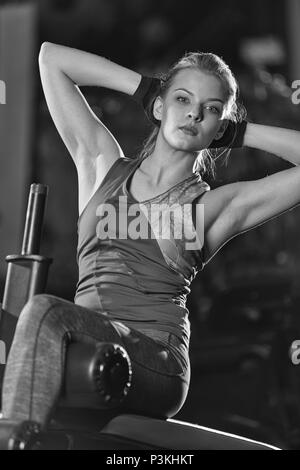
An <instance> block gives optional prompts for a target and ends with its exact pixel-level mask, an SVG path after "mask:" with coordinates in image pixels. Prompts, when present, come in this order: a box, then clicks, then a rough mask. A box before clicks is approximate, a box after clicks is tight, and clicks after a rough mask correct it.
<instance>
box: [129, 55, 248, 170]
mask: <svg viewBox="0 0 300 470" xmlns="http://www.w3.org/2000/svg"><path fill="white" fill-rule="evenodd" d="M184 69H197V70H200V71H201V72H205V73H208V74H211V75H213V76H215V77H217V78H219V79H220V80H221V82H222V84H223V86H224V89H225V92H226V98H227V101H226V106H225V112H224V118H226V119H230V120H232V121H234V122H240V121H241V120H242V119H244V118H245V116H246V110H245V108H244V107H243V106H242V105H241V104H240V103H238V96H239V87H238V84H237V81H236V78H235V76H234V75H233V73H232V71H231V70H230V68H229V66H228V65H227V64H226V63H225V62H224V60H223V59H222V58H221V57H219V56H217V55H216V54H213V53H211V52H186V53H185V54H184V56H182V57H181V58H180V59H179V60H178V61H177V62H176V63H175V64H173V65H172V66H171V67H170V68H169V70H168V72H167V73H166V74H164V75H161V76H158V77H156V78H159V79H160V81H161V88H160V92H159V95H160V96H161V97H162V98H164V97H165V96H166V94H167V92H168V90H169V88H170V87H171V85H172V83H173V81H174V78H175V76H176V75H177V73H178V72H179V71H180V70H184ZM155 98H156V97H154V99H153V101H152V105H153V103H154V101H155ZM159 128H160V121H156V124H155V127H154V129H153V130H152V132H151V133H150V135H149V136H148V137H147V138H146V140H145V141H144V142H143V147H142V149H141V151H140V152H139V154H138V157H137V158H144V157H147V156H149V155H151V154H152V153H153V151H154V148H155V143H156V139H157V135H158V133H159ZM225 152H226V153H227V155H226V161H227V159H228V156H229V154H230V149H225ZM223 154H224V149H223V150H221V151H220V149H214V151H212V150H211V149H203V150H200V151H199V153H198V156H197V158H196V160H195V165H194V168H193V171H194V172H195V173H200V174H201V175H203V174H204V173H206V172H209V173H211V174H212V175H213V176H215V160H216V159H217V158H219V157H220V156H221V155H223Z"/></svg>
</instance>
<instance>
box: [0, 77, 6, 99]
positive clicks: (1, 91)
mask: <svg viewBox="0 0 300 470" xmlns="http://www.w3.org/2000/svg"><path fill="white" fill-rule="evenodd" d="M0 104H6V84H5V82H4V81H3V80H0Z"/></svg>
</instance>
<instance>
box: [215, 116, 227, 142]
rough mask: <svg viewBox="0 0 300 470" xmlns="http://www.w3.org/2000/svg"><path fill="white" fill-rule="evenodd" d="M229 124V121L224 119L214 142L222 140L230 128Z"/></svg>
mask: <svg viewBox="0 0 300 470" xmlns="http://www.w3.org/2000/svg"><path fill="white" fill-rule="evenodd" d="M228 123H229V121H228V119H222V121H221V124H220V127H219V130H218V132H217V134H216V136H215V138H214V140H220V139H221V138H222V137H223V135H224V134H225V131H226V129H227V127H228Z"/></svg>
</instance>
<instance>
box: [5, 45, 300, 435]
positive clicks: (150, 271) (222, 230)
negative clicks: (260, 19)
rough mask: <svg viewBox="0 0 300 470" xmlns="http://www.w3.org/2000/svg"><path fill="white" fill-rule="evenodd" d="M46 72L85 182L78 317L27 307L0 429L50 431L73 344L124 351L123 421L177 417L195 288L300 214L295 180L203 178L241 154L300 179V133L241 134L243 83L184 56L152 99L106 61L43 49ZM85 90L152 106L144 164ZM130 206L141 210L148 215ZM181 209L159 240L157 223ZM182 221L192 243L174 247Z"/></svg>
mask: <svg viewBox="0 0 300 470" xmlns="http://www.w3.org/2000/svg"><path fill="white" fill-rule="evenodd" d="M39 64H40V73H41V79H42V84H43V89H44V93H45V96H46V100H47V104H48V107H49V111H50V113H51V116H52V119H53V121H54V123H55V125H56V127H57V130H58V132H59V134H60V136H61V138H62V139H63V141H64V143H65V145H66V147H67V149H68V150H69V152H70V155H71V157H72V159H73V161H74V163H75V165H76V169H77V172H78V184H79V221H78V264H79V281H78V284H77V290H76V296H75V304H74V303H72V302H68V301H65V300H63V299H59V298H57V297H54V296H50V295H37V296H34V297H33V298H32V299H31V300H30V301H29V302H28V303H27V304H26V306H25V307H24V309H23V311H22V313H21V316H20V319H19V322H18V326H17V330H16V334H15V338H14V342H13V345H12V348H11V351H10V355H9V359H8V363H7V367H6V374H5V379H4V387H3V416H4V418H8V419H11V420H14V421H24V420H31V421H34V422H37V423H38V424H39V425H40V426H41V427H45V426H46V425H47V423H48V421H49V418H50V416H51V413H52V411H53V407H54V405H55V403H56V402H57V400H58V398H59V395H60V390H61V385H62V380H63V367H64V357H65V347H66V345H67V344H68V342H70V341H76V335H77V334H78V333H79V334H81V333H84V334H85V335H86V336H87V337H88V338H89V340H90V341H94V342H97V341H112V342H114V343H119V344H121V345H122V346H124V347H125V349H126V350H127V351H128V353H129V356H130V358H131V361H132V367H133V383H132V387H131V391H130V393H129V394H128V397H127V398H126V399H125V401H124V403H123V406H122V409H121V410H120V411H121V412H122V411H129V412H132V413H140V414H143V415H149V416H155V417H171V416H174V415H175V414H176V413H177V412H178V411H179V409H180V408H181V407H182V405H183V403H184V401H185V398H186V395H187V392H188V387H189V381H190V365H189V357H188V346H189V336H190V329H189V320H188V311H187V309H186V306H185V301H186V295H187V294H188V292H189V290H190V289H189V285H190V282H191V280H192V279H193V277H194V276H195V274H196V273H197V271H198V270H200V269H202V268H203V266H204V265H205V264H206V263H208V261H209V260H210V259H211V258H212V257H213V256H214V255H215V253H216V252H217V251H218V250H219V249H220V247H222V246H223V245H224V244H225V243H226V242H227V241H228V240H230V239H231V238H232V237H234V236H236V235H237V234H239V233H242V232H245V231H247V230H249V229H251V228H253V227H255V226H257V225H259V224H261V223H263V222H266V221H267V220H269V219H271V218H272V217H274V216H277V215H279V214H281V213H283V212H284V211H286V210H288V209H290V208H292V207H294V206H296V205H297V204H298V203H299V201H300V184H299V183H300V169H299V167H298V166H295V167H293V168H291V169H289V170H285V171H282V172H279V173H277V174H275V175H272V176H268V177H266V178H263V179H261V180H257V181H250V182H243V183H240V182H237V183H234V184H228V185H224V186H222V187H219V188H217V189H214V190H210V188H209V186H208V185H207V184H206V183H205V182H204V181H202V179H201V176H200V172H201V170H202V169H203V168H204V167H205V165H206V166H207V165H209V164H210V163H209V153H208V152H207V151H206V150H205V149H207V148H210V147H212V148H217V147H226V146H227V147H228V148H229V147H233V146H241V145H242V144H243V145H245V146H248V147H255V148H260V149H262V150H265V151H268V152H272V153H274V154H276V155H278V156H280V157H283V158H285V159H287V160H289V161H291V162H292V163H294V164H295V165H297V164H298V163H299V162H300V153H299V148H300V133H298V132H295V131H291V130H286V129H278V128H276V129H275V128H272V127H267V126H260V125H257V124H248V125H247V123H245V121H243V122H242V123H239V124H236V125H234V124H233V123H234V122H235V121H238V117H239V116H238V105H237V93H238V87H237V83H236V80H235V78H234V76H233V74H232V73H231V71H230V69H229V68H228V66H227V65H226V64H225V63H224V62H223V61H222V60H221V59H220V58H219V57H217V56H215V55H213V54H203V53H189V54H186V55H185V56H184V57H183V58H182V59H181V60H179V61H178V63H177V64H175V65H174V66H173V67H172V68H171V69H170V71H169V73H168V74H167V75H166V77H165V78H164V80H162V82H161V88H160V89H157V90H156V89H155V86H152V85H153V83H154V82H153V81H152V82H151V83H150V82H147V80H149V79H147V78H145V77H141V75H140V74H139V73H136V72H134V71H131V70H129V69H127V68H124V67H122V66H120V65H117V64H115V63H113V62H111V61H109V60H107V59H105V58H104V57H99V56H96V55H93V54H90V53H86V52H83V51H79V50H76V49H72V48H68V47H64V46H60V45H55V44H51V43H44V44H43V45H42V48H41V51H40V56H39ZM84 85H85V86H88V85H91V86H102V87H107V88H111V89H114V90H118V91H121V92H124V93H127V94H128V95H131V96H134V97H135V98H139V99H144V104H145V106H148V108H147V112H148V113H150V114H149V115H150V118H151V119H152V120H153V122H154V123H155V125H156V127H155V129H154V131H153V133H152V135H151V136H150V138H149V139H148V141H147V143H146V145H145V147H144V149H143V151H142V153H141V155H140V157H141V158H137V159H133V160H132V159H129V158H126V157H124V155H123V152H122V149H121V148H120V145H119V144H118V143H117V141H116V140H115V138H114V137H113V135H112V134H111V133H110V131H109V130H108V129H107V128H106V127H105V125H104V124H103V123H102V122H101V121H100V120H99V119H98V118H97V117H96V116H95V115H94V114H93V112H92V111H91V109H90V108H89V106H88V104H87V103H86V101H85V99H84V97H83V96H82V94H81V92H80V91H79V89H78V86H84ZM147 87H148V88H147ZM151 87H152V88H151ZM147 91H148V93H147ZM146 102H147V103H146ZM232 131H234V132H232ZM130 206H135V209H136V206H140V207H142V210H141V211H140V214H139V215H137V213H136V212H130ZM174 206H175V209H176V210H175V212H174V213H173V216H172V217H170V219H168V220H169V221H170V222H168V223H167V225H168V226H167V228H168V229H172V233H171V231H170V230H169V232H170V234H169V236H168V237H165V236H163V235H164V233H161V231H160V228H161V226H160V225H159V221H160V220H162V219H163V220H167V219H166V218H165V216H166V212H167V213H169V210H170V208H174ZM157 207H158V209H159V211H160V214H159V217H155V215H156V216H157ZM182 207H184V209H186V212H184V213H183V212H181V213H179V212H178V211H177V210H178V208H179V209H180V208H182ZM153 208H154V216H153V210H152V209H153ZM161 208H163V210H162V211H161ZM110 210H111V213H109V211H110ZM105 211H106V212H105ZM163 211H165V212H163ZM107 213H109V214H108V215H107ZM149 214H150V215H149ZM186 214H187V215H188V217H185V215H186ZM183 215H184V217H183ZM126 216H128V219H126ZM105 217H106V219H105ZM130 217H131V219H130ZM132 217H133V218H132ZM137 218H138V221H137ZM120 220H121V222H120ZM124 220H126V222H124ZM103 221H104V222H103ZM122 221H123V222H122ZM182 221H184V227H183V228H184V235H183V236H176V235H174V233H173V231H174V229H176V227H178V225H179V224H182ZM131 222H132V224H131ZM192 222H194V223H192ZM130 224H131V225H130ZM138 225H140V227H139V228H138ZM149 226H150V231H149V232H148V233H147V234H146V235H145V232H143V234H144V236H138V235H141V231H144V229H145V227H147V228H149ZM130 227H131V229H130ZM141 227H142V228H141ZM164 228H166V227H164ZM129 229H130V230H129ZM125 232H126V233H125ZM149 233H150V235H151V236H149ZM193 237H194V238H193ZM191 240H192V241H193V242H191ZM203 242H204V245H203ZM49 364H51V367H49Z"/></svg>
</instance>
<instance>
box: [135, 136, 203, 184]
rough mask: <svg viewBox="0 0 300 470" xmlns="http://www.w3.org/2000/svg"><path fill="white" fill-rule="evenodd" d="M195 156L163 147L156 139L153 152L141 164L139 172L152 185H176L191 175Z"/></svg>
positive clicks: (159, 140)
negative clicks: (149, 180)
mask: <svg viewBox="0 0 300 470" xmlns="http://www.w3.org/2000/svg"><path fill="white" fill-rule="evenodd" d="M195 158H196V155H195V154H194V153H192V152H185V151H182V150H176V149H174V148H172V147H170V146H166V145H164V143H163V142H162V141H161V139H159V138H157V140H156V145H155V148H154V151H153V152H152V154H151V155H149V157H147V158H146V160H145V161H144V162H143V164H142V165H141V167H140V170H141V171H143V172H144V174H145V175H146V176H148V178H149V179H151V182H152V183H153V185H160V184H164V183H166V184H173V183H174V184H176V183H177V182H179V181H182V180H184V179H186V178H188V177H189V176H192V174H193V166H194V163H195Z"/></svg>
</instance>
